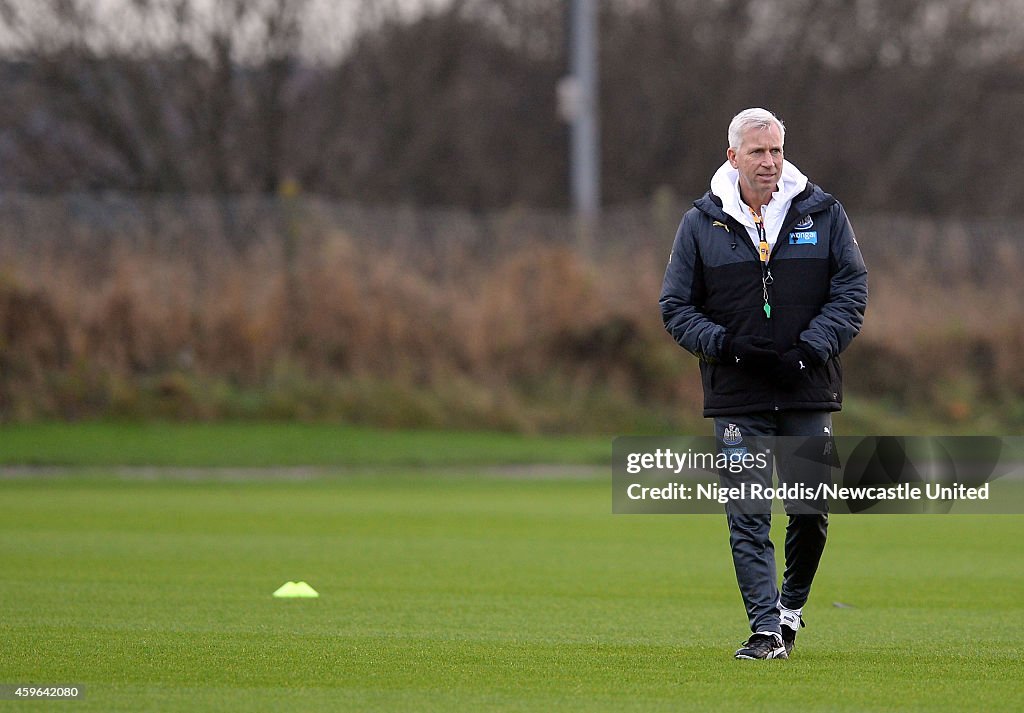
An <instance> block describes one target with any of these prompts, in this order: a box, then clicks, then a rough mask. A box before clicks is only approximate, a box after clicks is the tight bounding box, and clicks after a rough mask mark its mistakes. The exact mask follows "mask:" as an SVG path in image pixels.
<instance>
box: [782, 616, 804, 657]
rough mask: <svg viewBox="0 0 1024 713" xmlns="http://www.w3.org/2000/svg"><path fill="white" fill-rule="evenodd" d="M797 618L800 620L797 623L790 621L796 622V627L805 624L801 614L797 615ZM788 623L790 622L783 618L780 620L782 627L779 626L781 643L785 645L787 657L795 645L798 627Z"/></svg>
mask: <svg viewBox="0 0 1024 713" xmlns="http://www.w3.org/2000/svg"><path fill="white" fill-rule="evenodd" d="M797 620H798V621H799V622H800V623H799V624H797V622H796V621H794V622H792V623H793V624H796V625H797V626H798V627H800V626H807V624H805V623H804V618H803V617H802V616H801V617H797ZM789 624H790V622H788V621H785V620H784V621H783V622H782V627H781V628H782V644H783V645H784V646H785V647H786V656H787V657H788V656H789V655H790V654H791V653H793V648H794V647H795V646H796V632H798V631H799V628H793V627H792V626H790V625H789Z"/></svg>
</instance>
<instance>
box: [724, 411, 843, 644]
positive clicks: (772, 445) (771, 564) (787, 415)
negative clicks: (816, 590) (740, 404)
mask: <svg viewBox="0 0 1024 713" xmlns="http://www.w3.org/2000/svg"><path fill="white" fill-rule="evenodd" d="M831 432H832V417H831V414H830V413H829V412H827V411H781V412H773V413H752V414H742V415H734V416H720V417H716V418H715V438H716V441H717V445H718V449H719V451H720V452H726V453H731V454H736V453H738V452H739V453H745V452H753V451H755V450H756V449H760V450H761V451H765V450H767V451H768V452H770V453H771V457H770V458H769V460H768V463H767V467H766V468H756V467H755V468H747V469H744V470H743V472H742V473H733V472H729V471H726V470H721V471H720V476H719V477H720V480H721V482H722V484H723V486H733V485H736V484H738V483H739V482H746V483H752V482H757V483H762V484H764V485H765V486H767V487H773V485H772V465H773V461H774V465H775V467H776V469H777V471H778V476H779V484H783V483H786V482H789V481H791V480H792V479H793V478H794V477H796V478H799V479H801V480H802V481H805V482H806V481H807V480H809V479H815V478H830V477H831V474H830V470H829V467H828V466H827V465H824V464H808V462H807V461H806V460H805V459H802V458H794V457H793V456H794V454H793V452H792V448H793V447H795V446H792V444H793V443H794V442H798V441H799V439H788V438H782V439H775V438H774V437H775V436H823V435H824V436H826V437H828V438H831ZM807 468H812V469H813V472H812V473H810V477H809V478H808V472H807ZM800 469H802V470H800ZM798 471H799V472H798ZM748 487H749V486H748ZM790 505H791V504H790V503H789V502H787V503H786V511H787V513H788V517H789V523H788V524H787V526H786V542H785V555H786V569H785V571H784V573H783V576H782V589H781V592H780V591H779V587H778V584H777V581H778V580H777V575H776V569H775V546H774V545H773V544H772V541H771V538H770V537H769V531H770V529H771V514H770V513H767V512H744V511H743V508H731V507H729V506H727V507H726V516H727V520H728V524H729V544H730V546H731V548H732V559H733V565H734V566H735V568H736V581H737V583H738V584H739V588H740V594H741V595H742V596H743V604H744V606H745V607H746V610H747V617H748V619H749V621H750V630H751V631H753V632H757V631H773V632H776V633H778V632H779V631H780V628H779V609H778V607H779V604H780V603H781V605H782V606H784V607H786V608H787V609H799V608H801V607H803V605H804V604H805V603H806V602H807V597H808V595H809V594H810V591H811V582H812V581H813V580H814V575H815V573H816V572H817V571H818V562H819V561H820V560H821V554H822V552H823V551H824V549H825V537H826V533H827V531H828V515H827V508H826V507H823V506H822V505H821V504H819V507H821V508H822V510H823V511H822V512H816V511H814V510H811V511H809V512H808V510H807V509H806V508H804V509H802V510H801V508H799V507H796V506H794V507H792V508H791V506H790Z"/></svg>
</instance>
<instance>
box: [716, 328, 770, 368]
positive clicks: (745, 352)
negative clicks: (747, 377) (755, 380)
mask: <svg viewBox="0 0 1024 713" xmlns="http://www.w3.org/2000/svg"><path fill="white" fill-rule="evenodd" d="M722 360H723V361H724V362H725V363H727V364H733V365H735V366H738V367H740V368H741V369H748V370H750V371H759V370H761V369H766V368H767V369H774V368H777V367H778V365H779V354H778V352H776V351H775V350H774V349H773V348H772V340H771V339H768V337H754V336H750V335H746V334H741V335H740V336H738V337H733V336H731V335H729V334H726V335H725V336H724V337H722Z"/></svg>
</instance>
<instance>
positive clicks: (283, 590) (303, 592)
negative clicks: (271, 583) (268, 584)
mask: <svg viewBox="0 0 1024 713" xmlns="http://www.w3.org/2000/svg"><path fill="white" fill-rule="evenodd" d="M274 596H275V597H277V598H278V599H295V598H306V599H315V598H316V597H319V596H320V595H319V594H318V593H317V591H316V590H315V589H313V588H312V587H311V586H309V585H308V584H306V583H305V582H285V583H284V584H282V585H281V586H280V587H278V589H277V591H276V592H274Z"/></svg>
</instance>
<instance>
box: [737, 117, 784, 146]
mask: <svg viewBox="0 0 1024 713" xmlns="http://www.w3.org/2000/svg"><path fill="white" fill-rule="evenodd" d="M772 124H774V125H775V126H777V127H779V136H780V137H782V143H783V144H785V143H786V127H785V126H783V125H782V121H780V120H779V117H777V116H775V114H772V113H771V112H770V111H768V110H767V109H744V110H743V111H741V112H740V113H739V114H737V115H736V116H734V117H733V118H732V121H731V122H729V148H733V149H738V148H739V147H740V142H741V141H742V140H743V134H745V133H746V132H747V130H748V129H767V128H768V127H769V126H771V125H772Z"/></svg>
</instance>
